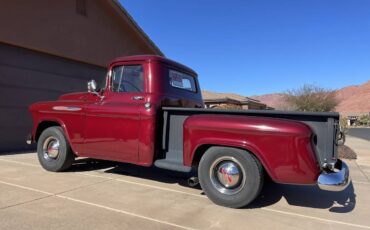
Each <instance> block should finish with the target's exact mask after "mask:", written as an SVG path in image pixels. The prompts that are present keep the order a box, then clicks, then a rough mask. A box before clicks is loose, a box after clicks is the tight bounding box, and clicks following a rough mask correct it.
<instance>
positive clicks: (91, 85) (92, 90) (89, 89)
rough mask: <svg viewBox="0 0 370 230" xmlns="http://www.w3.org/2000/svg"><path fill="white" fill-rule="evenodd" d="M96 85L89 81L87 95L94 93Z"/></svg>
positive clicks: (94, 82) (93, 81)
mask: <svg viewBox="0 0 370 230" xmlns="http://www.w3.org/2000/svg"><path fill="white" fill-rule="evenodd" d="M96 88H97V84H96V81H95V80H90V81H88V82H87V91H88V92H89V93H96Z"/></svg>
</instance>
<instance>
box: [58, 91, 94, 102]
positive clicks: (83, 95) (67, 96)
mask: <svg viewBox="0 0 370 230" xmlns="http://www.w3.org/2000/svg"><path fill="white" fill-rule="evenodd" d="M88 95H89V93H88V92H78V93H67V94H63V95H61V96H60V97H59V99H58V100H60V101H62V100H84V99H86V97H87V96H88Z"/></svg>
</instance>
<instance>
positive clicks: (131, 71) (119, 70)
mask: <svg viewBox="0 0 370 230" xmlns="http://www.w3.org/2000/svg"><path fill="white" fill-rule="evenodd" d="M112 91H113V92H144V71H143V66H142V65H125V66H116V67H114V68H113V69H112Z"/></svg>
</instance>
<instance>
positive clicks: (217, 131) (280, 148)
mask: <svg viewBox="0 0 370 230" xmlns="http://www.w3.org/2000/svg"><path fill="white" fill-rule="evenodd" d="M311 137H312V130H311V129H310V128H309V127H308V126H307V125H305V124H303V123H300V122H296V121H290V120H285V119H277V118H263V117H252V116H238V115H217V114H210V115H206V114H204V115H193V116H190V117H189V118H187V119H186V120H185V122H184V163H185V165H186V166H191V165H192V162H193V159H194V155H195V153H196V150H197V149H198V148H200V147H202V146H204V145H219V146H230V147H236V148H241V149H245V150H247V151H249V152H251V153H252V154H254V155H255V156H256V157H257V158H258V159H259V160H260V162H261V163H262V165H263V166H264V168H265V170H266V171H267V173H268V174H269V175H270V177H271V178H272V179H273V180H274V181H276V182H279V183H294V184H315V183H316V180H317V177H318V175H319V173H320V169H319V166H318V163H317V160H316V157H315V154H314V151H313V148H312V143H311Z"/></svg>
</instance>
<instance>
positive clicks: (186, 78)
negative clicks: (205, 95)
mask: <svg viewBox="0 0 370 230" xmlns="http://www.w3.org/2000/svg"><path fill="white" fill-rule="evenodd" d="M169 81H170V82H169V83H170V85H171V86H172V87H174V88H178V89H182V90H187V91H190V92H194V93H195V92H197V86H196V83H195V79H194V77H193V76H191V75H189V74H186V73H182V72H179V71H176V70H172V69H170V70H169Z"/></svg>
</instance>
